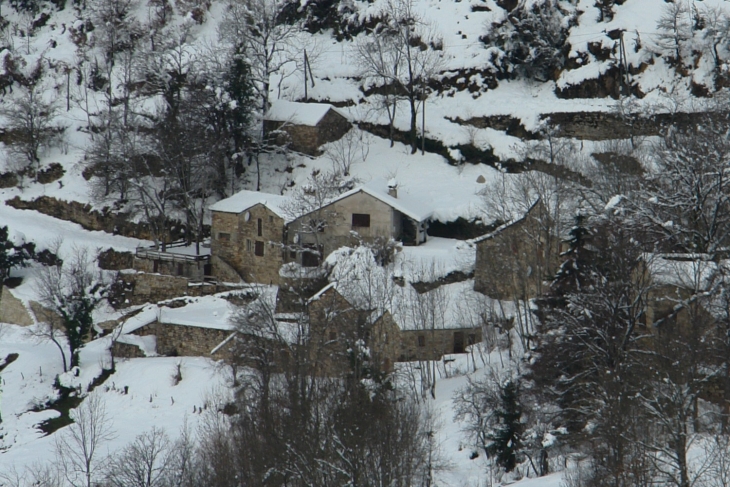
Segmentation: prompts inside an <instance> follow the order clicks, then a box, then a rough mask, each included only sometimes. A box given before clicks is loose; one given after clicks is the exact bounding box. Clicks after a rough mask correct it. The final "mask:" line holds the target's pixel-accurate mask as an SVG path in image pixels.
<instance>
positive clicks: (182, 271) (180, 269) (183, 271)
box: [177, 262, 185, 276]
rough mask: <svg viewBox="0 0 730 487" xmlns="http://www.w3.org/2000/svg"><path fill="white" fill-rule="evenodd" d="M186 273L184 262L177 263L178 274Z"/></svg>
mask: <svg viewBox="0 0 730 487" xmlns="http://www.w3.org/2000/svg"><path fill="white" fill-rule="evenodd" d="M184 274H185V267H184V266H183V263H182V262H178V263H177V275H178V276H182V275H184Z"/></svg>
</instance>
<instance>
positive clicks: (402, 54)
mask: <svg viewBox="0 0 730 487" xmlns="http://www.w3.org/2000/svg"><path fill="white" fill-rule="evenodd" d="M382 15H383V20H382V21H381V22H380V23H379V24H378V26H377V27H376V28H375V30H374V32H373V35H371V36H367V37H363V38H362V40H361V41H360V42H359V44H358V51H359V54H360V63H361V67H362V70H363V75H364V76H365V77H369V78H372V79H374V80H375V82H376V84H379V85H381V87H380V89H382V90H383V105H384V108H385V110H386V112H387V115H388V121H389V126H390V133H391V137H390V138H391V145H392V144H393V131H394V127H393V122H394V120H395V115H396V108H397V100H398V97H402V98H405V99H406V101H407V103H408V107H409V111H410V130H409V134H410V137H409V138H410V143H411V152H412V153H415V152H416V150H417V149H418V145H417V144H418V136H417V132H418V129H417V126H418V113H419V108H420V107H421V105H422V103H424V102H425V99H426V90H427V85H428V82H429V80H430V79H431V77H432V76H433V75H435V74H436V72H437V71H438V69H439V67H440V65H441V52H442V51H443V40H442V39H440V38H438V37H437V36H436V35H435V34H434V33H433V29H432V27H431V26H430V25H429V24H428V23H427V22H426V21H425V20H424V19H423V18H421V17H420V16H419V15H418V14H417V13H416V11H415V7H414V3H413V1H412V0H389V1H388V2H386V4H385V8H384V10H383V12H382ZM422 136H423V137H425V136H426V134H422Z"/></svg>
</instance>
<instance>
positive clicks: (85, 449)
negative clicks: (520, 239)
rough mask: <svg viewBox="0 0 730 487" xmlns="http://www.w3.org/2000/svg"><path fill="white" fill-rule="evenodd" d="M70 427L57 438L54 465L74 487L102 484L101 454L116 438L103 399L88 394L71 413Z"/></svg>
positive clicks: (90, 486)
mask: <svg viewBox="0 0 730 487" xmlns="http://www.w3.org/2000/svg"><path fill="white" fill-rule="evenodd" d="M71 418H72V419H73V421H74V422H73V423H71V424H70V425H69V426H67V427H66V429H64V430H63V431H62V432H59V434H58V435H57V436H56V464H57V465H58V467H59V470H61V472H62V473H63V476H64V478H65V479H66V481H67V482H68V483H69V484H70V485H72V486H73V487H93V486H94V485H96V483H97V482H98V481H99V480H101V474H102V471H103V459H104V456H103V454H102V452H101V451H100V450H101V448H103V447H104V446H105V445H106V444H107V443H108V442H109V441H111V440H113V439H114V438H115V435H114V432H113V429H112V419H111V418H110V417H109V415H108V414H107V411H106V406H105V404H104V399H102V397H101V396H100V395H98V394H90V395H89V396H88V397H87V398H86V399H85V400H84V401H83V402H82V403H81V405H80V406H79V407H78V408H76V409H74V410H73V411H72V413H71Z"/></svg>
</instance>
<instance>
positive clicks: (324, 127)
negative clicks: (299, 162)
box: [264, 100, 351, 156]
mask: <svg viewBox="0 0 730 487" xmlns="http://www.w3.org/2000/svg"><path fill="white" fill-rule="evenodd" d="M350 128H351V124H350V122H349V121H348V120H347V117H346V116H345V115H344V114H343V113H342V112H340V111H339V110H337V108H335V107H333V106H332V105H329V104H326V103H298V102H292V101H286V100H277V101H275V102H274V103H272V105H271V108H270V109H269V111H268V112H267V113H266V115H265V117H264V134H265V135H266V136H267V137H270V138H271V139H273V140H274V141H276V143H277V144H278V145H288V147H289V148H290V149H292V150H295V151H298V152H302V153H304V154H308V155H310V156H317V155H319V153H320V150H319V148H320V146H322V145H323V144H326V143H328V142H334V141H336V140H338V139H340V138H341V137H342V136H343V135H345V134H346V133H347V131H348V130H350Z"/></svg>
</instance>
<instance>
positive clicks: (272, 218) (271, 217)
mask: <svg viewBox="0 0 730 487" xmlns="http://www.w3.org/2000/svg"><path fill="white" fill-rule="evenodd" d="M269 223H274V217H273V216H272V215H269Z"/></svg>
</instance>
